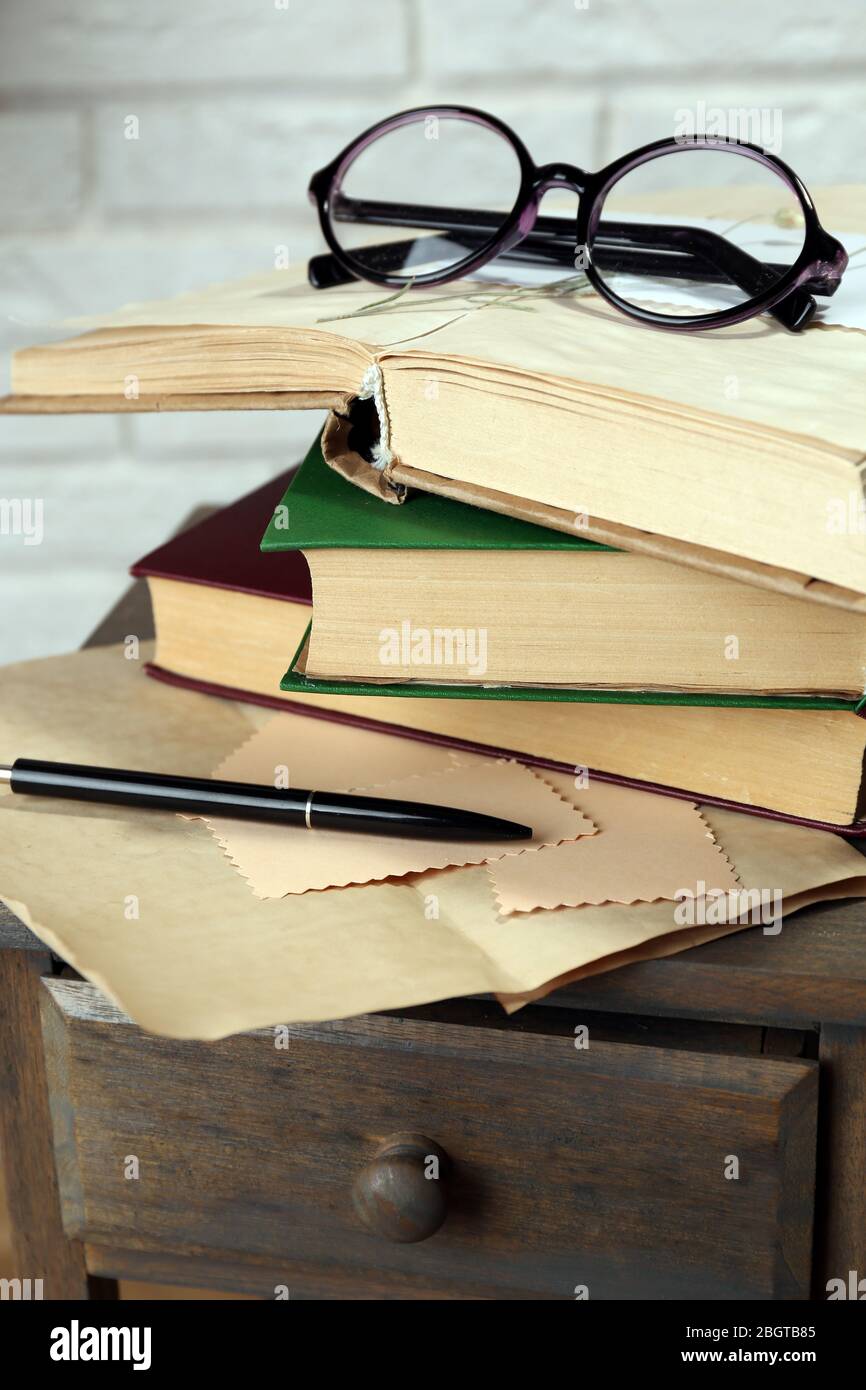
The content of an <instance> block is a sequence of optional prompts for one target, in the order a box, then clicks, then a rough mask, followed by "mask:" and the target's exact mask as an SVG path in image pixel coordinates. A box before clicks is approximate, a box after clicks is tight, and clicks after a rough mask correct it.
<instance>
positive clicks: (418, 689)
mask: <svg viewBox="0 0 866 1390" xmlns="http://www.w3.org/2000/svg"><path fill="white" fill-rule="evenodd" d="M322 547H329V548H344V549H349V548H351V549H360V550H363V549H367V548H369V549H377V548H389V549H416V550H432V549H442V550H467V549H469V550H471V549H474V550H510V549H513V550H596V551H598V550H606V551H609V552H610V553H611V554H622V553H623V552H621V551H614V550H613V549H612V547H610V546H604V545H598V544H596V543H595V542H594V541H589V540H585V539H584V538H583V537H581V536H579V535H574V536H570V535H567V534H565V533H564V532H559V531H549V530H547V528H546V527H543V526H534V525H532V524H531V523H530V522H526V521H517V520H515V519H514V518H512V517H507V516H500V515H499V514H498V513H496V512H487V511H482V510H481V509H480V508H478V507H469V506H467V505H466V504H465V503H463V502H452V501H451V500H450V499H449V498H445V497H436V496H435V495H433V494H432V493H421V492H419V493H416V494H415V495H414V496H412V497H411V498H410V499H409V500H408V501H407V502H405V503H404V504H403V505H402V506H400V507H396V506H391V505H389V503H387V502H382V501H381V500H380V499H379V498H378V497H374V496H372V495H371V494H370V493H367V492H364V491H362V490H361V489H360V488H358V487H356V486H355V485H354V484H353V483H349V482H347V481H346V479H345V478H342V477H340V475H339V474H338V473H335V472H334V470H333V469H332V468H329V467H328V466H327V464H326V463H325V461H324V458H323V457H322V452H321V448H320V446H319V442H318V440H317V441H316V443H315V444H314V445H313V447H312V448H311V449H310V452H309V453H308V455H307V457H306V459H305V460H304V462H303V464H302V465H301V467H300V468H299V469H298V472H297V473H296V474H295V476H294V478H293V480H292V482H291V483H290V485H289V487H288V489H287V490H286V493H285V495H284V497H283V499H282V502H281V503H280V504H279V505H278V506H277V508H276V509H275V511H274V514H273V515H272V517H271V519H270V522H269V524H268V528H267V531H266V532H265V535H264V537H263V539H262V542H261V549H262V550H263V551H274V552H279V551H286V550H315V549H318V548H322ZM308 637H309V629H308V631H307V635H306V636H305V638H304V641H303V642H302V644H301V646H300V648H299V649H298V651H297V652H295V654H294V656H293V657H292V659H291V662H290V665H289V669H288V671H287V672H286V674H285V675H284V676H283V679H282V680H281V681H280V689H281V690H286V691H290V692H292V693H294V694H304V695H316V694H319V695H393V696H398V697H400V698H403V699H405V698H406V697H413V696H414V697H416V698H418V699H430V698H431V697H432V698H435V699H447V700H528V701H534V702H536V703H550V702H555V703H561V702H566V703H569V702H571V703H583V704H618V705H693V706H718V707H722V708H724V707H733V708H740V709H810V710H811V709H814V710H849V711H850V712H851V713H859V712H861V711H866V696H864V697H863V699H861V700H859V701H854V700H840V699H834V698H829V697H824V696H817V695H790V696H783V695H724V694H715V693H710V694H707V693H701V694H684V693H682V692H679V691H657V690H653V691H644V690H598V689H595V688H593V689H580V688H576V687H570V686H558V687H556V688H552V687H550V686H535V687H533V686H531V685H525V686H515V685H498V686H497V685H471V684H467V685H459V684H456V683H448V684H443V685H434V684H430V683H427V682H423V681H392V682H380V683H373V682H359V681H336V680H321V679H316V678H313V677H308V676H306V675H305V674H304V672H303V667H302V662H301V666H300V668H299V662H300V661H301V658H302V656H303V653H304V651H305V649H306V646H307V640H308Z"/></svg>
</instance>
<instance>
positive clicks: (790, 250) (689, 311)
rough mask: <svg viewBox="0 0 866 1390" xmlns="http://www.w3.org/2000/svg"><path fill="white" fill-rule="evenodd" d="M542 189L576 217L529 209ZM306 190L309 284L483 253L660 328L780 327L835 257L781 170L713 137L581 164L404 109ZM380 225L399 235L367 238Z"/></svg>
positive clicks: (472, 269)
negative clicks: (567, 199) (313, 215)
mask: <svg viewBox="0 0 866 1390" xmlns="http://www.w3.org/2000/svg"><path fill="white" fill-rule="evenodd" d="M684 155H688V156H689V159H688V161H687V162H686V161H684V159H683V158H682V156H684ZM555 190H558V191H559V194H560V195H562V194H563V193H569V194H571V195H574V194H576V195H577V199H578V203H577V215H576V221H575V220H574V216H573V215H572V216H570V217H564V216H561V215H559V216H555V215H544V216H541V215H540V214H539V205H540V202H541V199H542V197H543V196H544V195H545V194H547V193H549V192H552V191H555ZM685 192H688V201H687V204H684V198H683V194H684V193H685ZM309 194H310V199H311V201H312V202H313V203H314V204H315V205H316V206H317V207H318V211H319V221H320V223H321V228H322V232H323V234H324V237H325V241H326V242H327V244H328V246H329V247H330V254H329V255H323V256H315V257H313V259H312V260H311V261H310V262H309V266H308V274H309V279H310V283H311V284H312V285H314V286H315V287H316V288H319V289H323V288H327V287H329V286H333V285H338V284H346V283H347V282H349V281H351V280H356V279H360V280H369V281H372V283H373V284H375V285H384V286H391V287H395V288H399V287H401V286H403V287H405V286H407V285H409V284H412V285H444V284H447V283H448V282H450V281H452V280H457V279H460V278H462V277H464V276H468V275H473V274H477V273H478V272H479V271H480V270H481V269H482V267H485V266H487V265H488V264H489V263H490V262H491V261H493V260H497V259H498V260H500V261H504V262H508V263H517V264H521V265H523V266H524V267H528V268H531V267H546V268H548V269H561V268H564V267H568V268H569V269H570V271H571V273H572V274H574V273H575V271H576V270H577V271H580V272H582V274H583V275H585V277H586V281H587V282H588V283H589V285H591V286H592V288H593V289H594V290H596V291H597V293H598V294H600V295H601V296H602V297H603V298H604V299H606V300H607V301H608V302H609V303H610V304H612V305H614V306H615V307H616V308H617V309H619V310H621V311H622V312H623V313H625V314H628V315H629V316H630V317H631V318H634V319H639V320H640V321H642V322H643V323H650V324H655V325H657V326H658V327H660V328H666V329H672V330H674V331H678V332H690V331H695V330H699V329H707V328H718V327H722V326H723V325H725V324H732V323H742V322H743V321H744V320H746V319H749V318H752V317H753V316H754V315H756V314H761V313H769V314H771V315H772V317H773V318H774V319H776V320H777V322H779V323H780V324H782V325H783V326H784V327H785V328H788V329H791V330H792V331H795V332H796V331H799V330H801V329H803V328H805V327H806V325H807V324H808V323H809V322H810V320H811V319H812V318H813V317H814V315H815V312H816V309H817V305H816V302H815V299H814V297H813V296H815V295H831V294H833V293H834V292H835V290H836V289H837V288H838V286H839V283H840V280H841V278H842V274H843V272H844V270H845V267H846V265H847V263H848V257H847V255H846V253H845V249H844V247H843V246H842V245H841V244H840V242H838V241H837V240H836V239H835V237H832V236H830V234H829V233H828V232H826V231H825V230H824V228H823V227H822V226H821V223H820V222H819V220H818V215H817V213H816V211H815V207H814V204H813V203H812V199H811V198H810V196H809V193H808V191H807V190H806V188H805V186H804V185H803V183H802V182H801V181H800V179H799V178H798V177H797V175H796V174H795V173H794V172H793V170H791V169H790V168H789V167H788V166H787V164H784V163H783V162H782V160H781V159H779V158H778V157H777V156H776V155H774V154H770V153H769V152H767V151H766V150H763V149H761V148H760V146H758V145H751V144H748V143H747V142H746V141H742V140H734V139H729V138H726V137H714V136H708V135H698V136H684V137H680V138H670V139H666V140H657V141H655V143H654V144H651V145H644V146H643V147H642V148H641V149H639V150H635V151H633V153H631V154H628V155H624V156H623V157H622V158H621V159H617V160H615V161H614V162H613V163H612V164H608V165H607V166H606V168H604V169H601V170H600V171H599V172H598V173H595V174H590V173H586V172H585V171H584V170H583V169H579V168H577V167H576V166H575V165H573V164H542V165H538V164H535V163H534V161H533V160H532V158H531V157H530V154H529V152H528V150H527V149H526V147H525V145H524V144H523V143H522V141H521V140H520V139H519V138H518V137H517V136H516V135H515V134H514V132H513V131H512V130H511V129H510V128H509V127H508V126H507V125H506V124H505V123H504V122H503V121H500V120H497V119H496V117H494V116H490V115H487V113H486V112H484V111H478V110H475V109H473V108H471V107H464V106H435V107H417V108H416V109H414V110H411V111H402V112H400V113H399V114H398V115H396V116H391V117H389V118H388V119H387V120H384V121H381V122H379V123H378V124H377V125H374V126H371V127H370V129H369V130H366V131H365V132H364V133H363V134H362V135H360V136H358V138H357V139H356V140H354V141H353V142H352V143H351V144H350V145H348V146H347V147H346V149H344V150H343V151H342V153H340V154H338V155H337V157H336V159H334V160H332V161H331V163H330V164H328V165H326V166H325V168H324V169H320V170H319V172H318V173H317V174H314V176H313V178H312V180H311V181H310V189H309ZM684 205H687V206H688V208H689V211H688V213H687V214H684V213H683V211H682V209H683V206H684ZM381 227H390V228H394V229H397V231H398V233H399V239H398V240H391V241H381V240H378V239H377V234H376V232H375V229H376V228H381ZM413 232H420V233H422V235H420V236H414V235H412V233H413ZM536 274H537V272H536Z"/></svg>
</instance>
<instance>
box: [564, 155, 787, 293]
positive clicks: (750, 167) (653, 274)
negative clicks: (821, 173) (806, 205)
mask: <svg viewBox="0 0 866 1390" xmlns="http://www.w3.org/2000/svg"><path fill="white" fill-rule="evenodd" d="M804 237H805V228H804V223H803V212H802V208H801V207H800V202H799V199H798V197H797V195H796V193H795V192H794V190H793V189H792V188H791V187H790V185H789V184H788V183H787V182H786V181H785V180H784V179H783V178H782V177H781V176H780V175H778V174H776V173H775V172H774V170H772V169H769V168H767V166H766V165H764V164H761V163H759V162H758V161H757V160H755V159H751V158H749V157H747V156H746V155H744V154H743V153H742V152H738V151H737V150H736V149H735V148H734V147H731V146H727V147H725V146H720V147H719V148H717V149H701V148H699V147H696V146H688V145H684V146H680V147H678V148H677V149H675V150H673V151H671V152H669V153H666V154H663V155H659V156H656V157H655V158H654V159H651V160H648V161H646V162H645V163H643V164H639V165H638V166H637V168H635V169H631V170H629V172H628V173H626V174H624V175H623V176H622V178H620V179H619V180H618V181H617V182H616V183H615V184H614V185H613V186H612V187H611V189H610V190H609V192H608V193H607V195H606V197H605V199H604V204H603V206H602V209H601V214H600V218H599V221H598V223H597V225H596V228H595V231H594V233H593V238H592V242H591V246H590V255H591V259H592V263H593V265H594V266H595V269H596V272H597V273H598V275H599V278H600V279H601V280H603V281H604V283H605V285H606V286H607V288H609V289H610V290H612V291H613V293H614V294H616V295H618V296H619V298H620V299H622V300H625V301H626V302H627V303H629V304H632V305H635V306H636V307H643V308H648V309H651V310H653V311H654V312H655V313H660V314H668V315H670V316H671V317H683V316H687V317H688V316H694V315H696V314H707V313H717V312H719V311H720V310H723V309H733V308H736V307H737V306H738V305H740V304H744V303H746V301H747V300H750V299H755V298H756V297H757V296H759V295H761V294H765V293H766V292H767V290H770V289H772V287H773V285H775V284H776V283H777V282H778V281H779V280H780V279H781V277H782V276H783V275H784V274H785V272H786V271H787V270H788V269H789V268H790V266H791V265H793V263H794V261H795V260H796V259H797V257H798V256H799V254H800V252H801V250H802V249H803V241H804Z"/></svg>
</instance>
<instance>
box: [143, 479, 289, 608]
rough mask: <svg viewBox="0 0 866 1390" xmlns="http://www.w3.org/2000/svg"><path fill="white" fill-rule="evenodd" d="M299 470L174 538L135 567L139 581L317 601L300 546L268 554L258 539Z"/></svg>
mask: <svg viewBox="0 0 866 1390" xmlns="http://www.w3.org/2000/svg"><path fill="white" fill-rule="evenodd" d="M294 472H295V469H294V468H290V469H288V470H287V472H285V473H281V474H280V476H279V477H278V478H272V479H271V481H270V482H267V483H264V484H263V485H262V486H261V487H259V488H256V490H255V492H248V493H247V495H246V497H241V498H240V499H239V500H238V501H237V502H232V503H231V504H230V505H229V506H228V507H221V508H220V509H219V511H216V512H214V514H213V516H209V517H207V518H206V519H205V520H204V521H200V522H198V523H197V524H196V525H195V526H191V527H190V528H189V530H188V531H182V532H181V533H180V534H179V535H177V536H172V538H171V540H169V541H166V543H165V545H160V546H158V547H157V549H156V550H152V551H151V552H150V554H149V555H145V557H144V559H143V560H139V561H138V562H137V563H136V564H134V565H133V566H132V568H131V570H130V574H132V575H133V576H134V577H135V578H136V579H148V578H154V579H179V580H183V581H185V582H186V583H189V584H208V585H210V586H211V587H213V588H216V589H238V590H240V591H241V592H242V593H245V594H258V595H261V596H263V597H264V598H284V599H290V600H291V601H292V602H294V603H310V604H311V603H312V601H313V599H312V594H311V591H310V572H309V570H308V569H307V562H306V560H305V559H304V557H303V555H302V554H301V552H300V551H299V550H295V551H286V552H285V554H282V555H264V554H262V552H261V551H260V550H259V543H260V541H261V539H262V536H263V535H264V531H265V527H266V526H267V524H268V521H269V520H270V518H271V516H272V515H273V512H274V509H275V507H277V506H278V505H279V503H280V502H281V501H282V499H283V494H284V493H285V491H286V488H287V487H288V485H289V483H290V481H291V478H292V474H293V473H294Z"/></svg>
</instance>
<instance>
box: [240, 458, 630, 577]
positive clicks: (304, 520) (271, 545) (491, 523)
mask: <svg viewBox="0 0 866 1390" xmlns="http://www.w3.org/2000/svg"><path fill="white" fill-rule="evenodd" d="M261 549H262V550H264V551H279V550H320V549H355V550H378V549H385V550H607V551H610V552H611V553H613V554H617V553H621V552H616V551H613V549H612V547H611V546H609V545H598V544H597V543H596V542H595V541H590V540H586V539H585V538H584V537H582V536H581V535H580V534H579V533H577V532H576V533H575V535H573V536H571V535H567V534H565V532H561V531H549V530H548V529H547V528H546V527H545V526H533V525H532V523H531V522H528V521H517V520H515V519H514V517H510V516H500V515H499V513H498V512H486V511H482V510H481V508H480V507H468V506H466V504H465V503H463V502H452V501H451V500H450V499H449V498H447V497H436V496H435V495H434V494H433V493H429V492H418V493H415V494H414V495H413V496H412V497H411V498H410V499H409V501H408V502H406V503H404V505H403V506H401V507H395V506H392V505H391V504H390V503H388V502H383V501H381V500H380V499H379V498H378V497H373V496H372V495H371V494H370V493H369V492H364V491H363V490H362V489H361V488H359V487H356V486H355V484H354V483H349V482H347V481H346V479H345V478H341V477H340V475H339V473H335V472H334V470H333V468H329V467H328V465H327V464H326V463H325V460H324V458H323V457H322V451H321V448H320V446H319V441H318V440H317V441H316V443H315V444H314V445H313V447H312V449H311V450H310V452H309V453H308V454H307V457H306V458H305V459H304V462H303V463H302V464H301V466H300V468H299V469H298V471H297V473H296V474H295V476H294V478H293V479H292V481H291V483H290V484H289V486H288V488H287V489H286V493H285V495H284V497H283V499H282V501H281V502H280V503H279V505H278V506H277V507H276V509H275V510H274V514H273V516H272V517H271V519H270V523H269V525H268V529H267V531H266V532H265V534H264V537H263V539H262V544H261Z"/></svg>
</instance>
